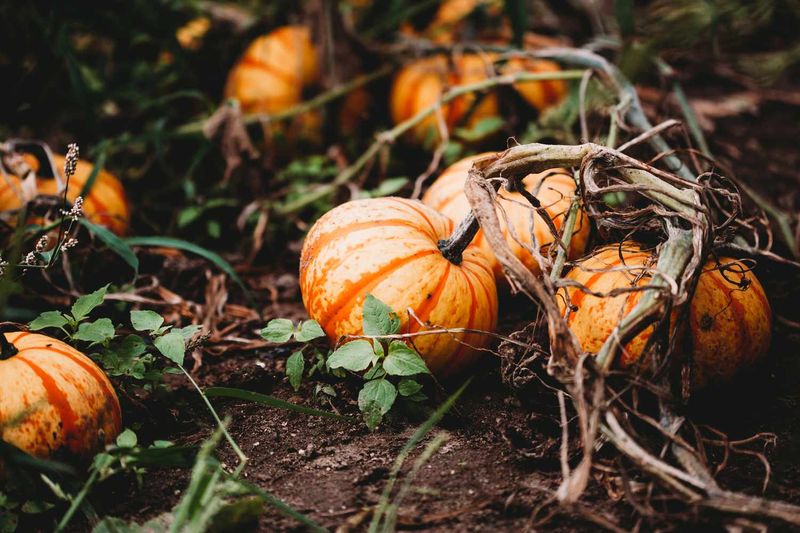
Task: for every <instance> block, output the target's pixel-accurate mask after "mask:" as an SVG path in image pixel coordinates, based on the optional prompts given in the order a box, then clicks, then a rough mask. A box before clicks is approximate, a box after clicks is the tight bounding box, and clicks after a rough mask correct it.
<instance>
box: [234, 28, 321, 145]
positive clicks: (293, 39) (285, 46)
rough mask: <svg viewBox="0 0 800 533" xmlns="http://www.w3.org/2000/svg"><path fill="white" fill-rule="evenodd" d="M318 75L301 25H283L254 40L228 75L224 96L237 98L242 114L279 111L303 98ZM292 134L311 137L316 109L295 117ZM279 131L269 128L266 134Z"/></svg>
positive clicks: (317, 125) (316, 122) (317, 126)
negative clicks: (304, 92) (305, 91)
mask: <svg viewBox="0 0 800 533" xmlns="http://www.w3.org/2000/svg"><path fill="white" fill-rule="evenodd" d="M319 77H320V69H319V62H318V59H317V51H316V49H315V47H314V44H313V43H312V41H311V34H310V32H309V30H308V28H307V27H305V26H283V27H281V28H278V29H276V30H274V31H272V32H270V33H269V34H267V35H263V36H261V37H258V38H257V39H255V40H254V41H253V42H252V43H251V44H250V46H248V47H247V49H246V50H245V52H244V54H242V57H241V58H239V60H238V61H237V62H236V64H235V65H234V67H233V68H232V69H231V71H230V73H229V74H228V80H227V82H226V83H225V90H224V95H225V98H235V99H237V100H238V101H239V103H240V105H241V108H242V111H243V112H245V113H263V114H267V115H271V114H275V113H280V112H281V111H285V110H286V109H289V108H290V107H293V106H295V105H297V104H299V103H300V102H302V100H303V91H304V90H305V89H307V88H309V87H312V86H314V85H316V84H317V82H318V81H319ZM296 119H297V120H295V121H294V122H295V123H294V126H295V127H294V128H293V130H294V131H293V133H296V134H297V135H299V136H300V137H305V138H314V137H316V136H317V135H318V134H319V130H320V125H321V122H322V117H321V115H320V113H319V111H317V110H313V111H309V112H307V113H303V114H302V115H299V116H298V117H296ZM281 131H282V130H281V129H279V128H273V129H272V130H271V131H270V132H269V133H278V132H281Z"/></svg>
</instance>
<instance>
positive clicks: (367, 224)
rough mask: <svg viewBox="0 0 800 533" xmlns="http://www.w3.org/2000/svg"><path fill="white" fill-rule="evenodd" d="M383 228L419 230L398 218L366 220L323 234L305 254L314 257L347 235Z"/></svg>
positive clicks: (312, 242)
mask: <svg viewBox="0 0 800 533" xmlns="http://www.w3.org/2000/svg"><path fill="white" fill-rule="evenodd" d="M384 227H409V228H411V229H415V230H419V228H418V227H417V225H416V224H414V223H413V222H410V221H408V220H403V219H400V218H397V219H389V220H367V221H364V222H353V223H352V224H348V225H347V226H342V227H341V228H337V229H335V230H332V231H329V232H327V233H323V234H322V235H319V236H318V237H316V238H315V239H314V240H313V241H311V244H310V246H309V248H308V252H306V253H307V254H308V255H309V256H311V257H313V256H315V255H316V253H317V251H318V250H319V249H320V248H322V247H324V246H327V245H329V244H330V243H331V241H333V240H335V239H337V238H339V237H342V236H345V235H348V234H349V233H351V232H354V231H362V230H365V229H372V228H384Z"/></svg>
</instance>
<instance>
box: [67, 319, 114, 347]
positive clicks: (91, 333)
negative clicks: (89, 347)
mask: <svg viewBox="0 0 800 533" xmlns="http://www.w3.org/2000/svg"><path fill="white" fill-rule="evenodd" d="M114 333H115V332H114V324H113V323H112V322H111V320H110V319H108V318H100V319H98V320H95V321H94V322H83V323H82V324H81V325H80V326H79V327H78V332H77V333H75V335H74V336H73V338H74V339H76V340H79V341H86V342H98V343H103V342H106V341H107V340H109V339H113V338H114Z"/></svg>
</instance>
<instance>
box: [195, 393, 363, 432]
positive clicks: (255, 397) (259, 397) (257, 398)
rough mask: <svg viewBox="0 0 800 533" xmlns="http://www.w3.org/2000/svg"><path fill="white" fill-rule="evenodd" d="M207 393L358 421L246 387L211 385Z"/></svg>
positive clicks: (307, 413) (211, 396)
mask: <svg viewBox="0 0 800 533" xmlns="http://www.w3.org/2000/svg"><path fill="white" fill-rule="evenodd" d="M205 394H206V396H208V397H209V398H213V397H217V398H236V399H238V400H247V401H249V402H254V403H259V404H261V405H266V406H268V407H276V408H278V409H287V410H289V411H295V412H297V413H302V414H304V415H313V416H321V417H325V418H333V419H334V420H344V421H346V422H354V423H355V422H357V420H356V419H354V418H351V417H349V416H342V415H337V414H336V413H330V412H328V411H320V410H319V409H313V408H311V407H305V406H302V405H297V404H294V403H290V402H287V401H284V400H279V399H278V398H274V397H272V396H267V395H266V394H259V393H257V392H252V391H249V390H244V389H235V388H231V387H210V388H208V389H206V391H205Z"/></svg>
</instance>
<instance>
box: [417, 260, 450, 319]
mask: <svg viewBox="0 0 800 533" xmlns="http://www.w3.org/2000/svg"><path fill="white" fill-rule="evenodd" d="M451 266H452V263H450V261H447V264H446V265H445V267H444V272H443V273H442V275H441V277H440V278H439V281H437V282H436V288H435V289H434V290H433V292H432V293H430V295H429V297H428V298H427V299H425V300H423V302H422V304H421V305H420V306H419V309H417V310H415V311H414V314H415V315H416V317H417V318H418V319H419V321H420V322H422V323H423V324H427V322H428V319H429V318H430V316H431V313H432V312H433V310H434V309H435V308H436V305H437V304H438V303H439V298H440V297H441V296H442V292H444V286H445V282H446V281H447V279H448V277H449V276H450V267H451ZM420 327H421V325H420V323H419V322H417V321H416V320H415V321H413V322H412V320H411V319H410V318H409V320H408V332H409V333H414V332H416V331H419V328H420Z"/></svg>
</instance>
